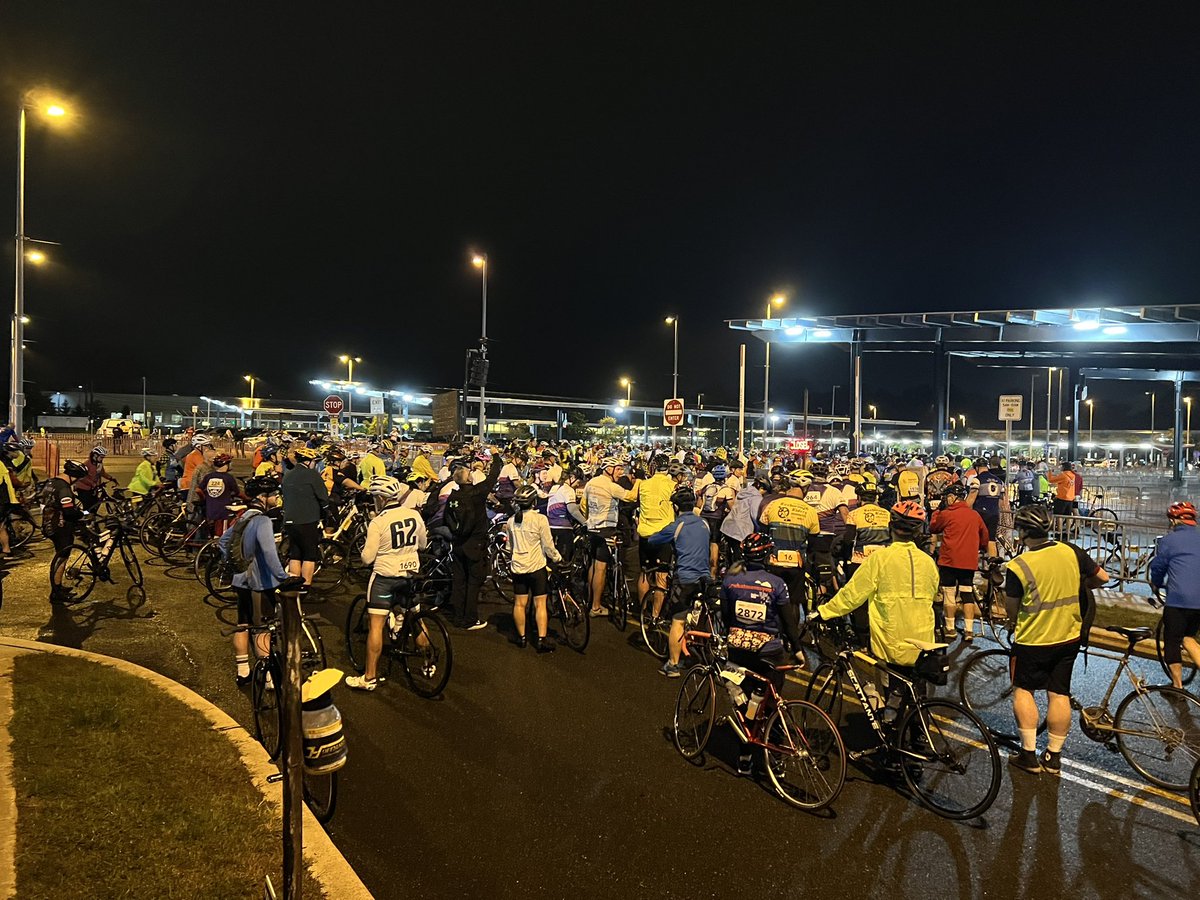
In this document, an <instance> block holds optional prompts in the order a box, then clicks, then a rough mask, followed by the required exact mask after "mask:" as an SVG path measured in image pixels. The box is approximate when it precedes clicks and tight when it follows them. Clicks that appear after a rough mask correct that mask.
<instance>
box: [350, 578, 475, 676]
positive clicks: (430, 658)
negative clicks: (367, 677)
mask: <svg viewBox="0 0 1200 900" xmlns="http://www.w3.org/2000/svg"><path fill="white" fill-rule="evenodd" d="M415 587H416V586H415V585H410V586H409V588H408V589H409V591H410V592H413V595H414V596H415ZM410 599H412V597H407V598H402V599H401V601H400V602H399V603H396V604H394V605H393V607H392V612H391V613H390V614H389V615H388V617H387V622H386V623H385V624H384V628H383V652H382V653H381V654H380V657H379V665H380V667H381V672H380V674H381V678H382V679H383V680H386V679H387V678H388V677H389V676H390V675H391V673H392V664H393V663H397V664H398V665H399V666H400V668H401V669H402V670H403V671H404V677H405V679H406V680H407V681H408V686H409V687H410V688H412V690H413V693H415V694H416V695H417V696H419V697H426V698H431V697H436V696H438V695H439V694H441V693H442V691H444V690H445V689H446V684H447V683H448V682H449V681H450V672H451V670H452V669H453V667H454V648H453V647H452V646H451V644H450V631H449V630H448V629H447V628H446V623H445V622H443V621H442V617H441V616H439V615H438V614H437V613H436V612H435V611H434V610H432V609H428V608H426V607H424V606H423V605H422V604H421V603H420V602H417V603H413V604H412V605H407V604H408V601H409V600H410ZM370 616H371V613H370V612H369V611H368V609H367V595H366V594H359V595H358V596H357V597H355V598H354V600H353V601H352V602H351V603H350V610H349V612H348V613H347V614H346V652H347V653H348V654H349V656H350V663H351V664H352V665H353V666H354V668H355V670H356V671H358V672H359V673H362V672H363V671H365V670H366V667H367V635H368V632H369V631H370V625H369V622H370Z"/></svg>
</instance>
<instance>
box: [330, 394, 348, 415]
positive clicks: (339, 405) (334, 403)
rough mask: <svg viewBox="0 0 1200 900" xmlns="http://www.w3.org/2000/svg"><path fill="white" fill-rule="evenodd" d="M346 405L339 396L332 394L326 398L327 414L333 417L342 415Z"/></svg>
mask: <svg viewBox="0 0 1200 900" xmlns="http://www.w3.org/2000/svg"><path fill="white" fill-rule="evenodd" d="M345 405H346V404H344V403H343V402H342V398H341V397H339V396H338V395H337V394H330V395H329V396H328V397H326V398H325V412H327V413H329V415H331V416H338V415H341V413H342V409H343V407H345Z"/></svg>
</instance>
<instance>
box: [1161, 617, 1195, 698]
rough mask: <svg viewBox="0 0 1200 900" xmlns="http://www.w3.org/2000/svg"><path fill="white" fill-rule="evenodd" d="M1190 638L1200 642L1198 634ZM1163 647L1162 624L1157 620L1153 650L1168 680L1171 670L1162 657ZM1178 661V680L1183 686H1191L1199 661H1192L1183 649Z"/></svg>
mask: <svg viewBox="0 0 1200 900" xmlns="http://www.w3.org/2000/svg"><path fill="white" fill-rule="evenodd" d="M1192 638H1193V639H1194V640H1197V641H1200V633H1197V634H1193V635H1192ZM1164 647H1165V643H1164V641H1163V623H1162V619H1159V620H1158V627H1156V628H1155V629H1154V649H1155V650H1156V651H1157V653H1158V664H1159V665H1160V666H1162V670H1163V673H1164V674H1166V676H1167V677H1168V678H1170V677H1171V670H1170V668H1169V667H1168V666H1167V661H1166V658H1165V657H1164V656H1163V648H1164ZM1180 661H1181V666H1180V670H1179V677H1180V680H1181V681H1182V682H1183V683H1184V684H1191V683H1192V682H1193V681H1195V679H1196V667H1197V666H1198V665H1200V660H1195V659H1192V658H1191V655H1190V654H1189V653H1188V652H1187V650H1186V649H1185V650H1183V652H1182V654H1181V656H1180Z"/></svg>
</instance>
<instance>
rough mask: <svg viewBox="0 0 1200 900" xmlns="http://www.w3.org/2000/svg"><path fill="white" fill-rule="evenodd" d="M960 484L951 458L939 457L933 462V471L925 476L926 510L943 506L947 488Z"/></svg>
mask: <svg viewBox="0 0 1200 900" xmlns="http://www.w3.org/2000/svg"><path fill="white" fill-rule="evenodd" d="M957 482H958V475H957V474H955V472H954V469H952V468H951V467H950V457H948V456H946V455H944V454H943V455H942V456H939V457H938V458H937V459H935V460H934V461H933V471H932V472H930V473H929V474H928V475H927V476H925V500H926V508H927V509H929V510H930V511H932V510H935V509H937V508H938V507H940V506H941V505H942V495H943V494H945V493H946V488H948V487H950V485H952V484H955V483H957Z"/></svg>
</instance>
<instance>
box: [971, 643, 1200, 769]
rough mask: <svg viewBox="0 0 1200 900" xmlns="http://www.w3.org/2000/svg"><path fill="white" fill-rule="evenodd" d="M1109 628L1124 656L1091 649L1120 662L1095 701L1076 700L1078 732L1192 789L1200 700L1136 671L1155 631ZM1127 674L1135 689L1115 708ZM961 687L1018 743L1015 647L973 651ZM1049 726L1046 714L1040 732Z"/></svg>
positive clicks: (998, 732)
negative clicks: (1142, 644) (1135, 659)
mask: <svg viewBox="0 0 1200 900" xmlns="http://www.w3.org/2000/svg"><path fill="white" fill-rule="evenodd" d="M1109 630H1110V631H1114V632H1116V633H1117V634H1120V635H1121V636H1122V637H1124V638H1125V639H1126V641H1128V646H1127V647H1126V648H1125V651H1124V652H1123V653H1114V652H1111V651H1106V650H1104V649H1103V648H1097V647H1092V648H1090V649H1089V650H1088V653H1089V655H1091V656H1097V657H1100V658H1101V659H1110V660H1113V661H1115V662H1116V663H1117V668H1116V670H1115V671H1114V672H1113V676H1112V680H1111V681H1110V682H1109V685H1108V689H1107V690H1106V691H1105V692H1104V697H1103V699H1102V700H1101V701H1100V703H1099V704H1097V705H1096V706H1084V705H1083V704H1082V703H1080V702H1079V701H1078V700H1077V699H1075V697H1074V696H1072V697H1071V708H1072V709H1075V710H1078V711H1079V730H1080V731H1082V732H1083V733H1084V735H1085V736H1087V737H1088V738H1090V739H1091V740H1093V741H1096V742H1097V743H1100V744H1104V745H1106V746H1108V747H1109V748H1110V749H1112V747H1113V745H1114V744H1115V747H1116V750H1117V751H1119V752H1120V754H1121V755H1122V756H1123V757H1125V761H1126V762H1127V763H1129V765H1130V767H1132V768H1133V770H1134V771H1135V772H1137V773H1138V775H1140V776H1141V777H1142V778H1144V779H1145V780H1146V781H1148V782H1150V783H1151V784H1154V785H1158V786H1159V787H1161V788H1166V789H1167V790H1171V791H1183V790H1186V789H1187V787H1188V777H1189V775H1190V774H1191V770H1192V766H1193V765H1195V763H1196V761H1197V760H1198V759H1200V699H1197V698H1196V697H1195V696H1193V695H1192V694H1189V693H1187V692H1186V691H1182V690H1179V689H1178V688H1173V687H1169V686H1166V685H1151V684H1147V683H1146V681H1145V680H1144V679H1143V678H1141V677H1139V676H1138V675H1137V674H1136V673H1135V672H1134V671H1133V667H1132V666H1131V665H1130V664H1129V658H1130V657H1131V656H1132V655H1133V650H1134V647H1136V646H1137V644H1138V642H1139V641H1145V640H1149V639H1150V637H1151V636H1152V632H1151V631H1150V629H1149V628H1110V629H1109ZM1122 674H1124V675H1125V676H1126V678H1127V679H1128V680H1129V684H1130V686H1131V687H1132V688H1133V690H1131V691H1130V692H1129V693H1128V694H1126V695H1125V697H1124V698H1123V699H1122V700H1121V702H1120V703H1119V704H1118V705H1117V709H1116V712H1115V713H1113V712H1111V711H1110V702H1111V700H1112V696H1113V692H1114V691H1115V690H1116V688H1117V683H1118V682H1119V681H1120V680H1121V675H1122ZM958 690H959V697H960V698H961V699H962V702H963V704H964V705H965V706H966V707H967V708H968V709H970V710H972V711H973V712H976V713H978V714H979V715H980V716H982V717H984V718H985V719H987V721H988V722H989V723H992V724H990V725H989V729H988V730H989V732H990V733H991V734H992V735H994V736H996V737H997V738H999V739H1000V740H1002V741H1004V742H1006V743H1010V744H1014V745H1016V741H1017V739H1016V735H1015V734H1014V733H1013V731H1015V729H1016V724H1015V723H1014V722H1013V720H1012V716H1011V713H1012V694H1013V690H1014V689H1013V684H1012V651H1011V650H1005V649H994V650H981V651H980V652H978V653H976V654H974V655H973V656H972V657H971V658H970V659H968V660H967V662H966V663H965V664H964V665H963V668H962V672H961V673H960V675H959V684H958ZM1000 723H1004V724H1000ZM1010 723H1011V724H1010ZM1045 727H1046V722H1045V719H1043V720H1042V721H1041V722H1040V723H1039V725H1038V730H1039V731H1042V730H1044V729H1045ZM1009 729H1012V731H1009Z"/></svg>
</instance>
